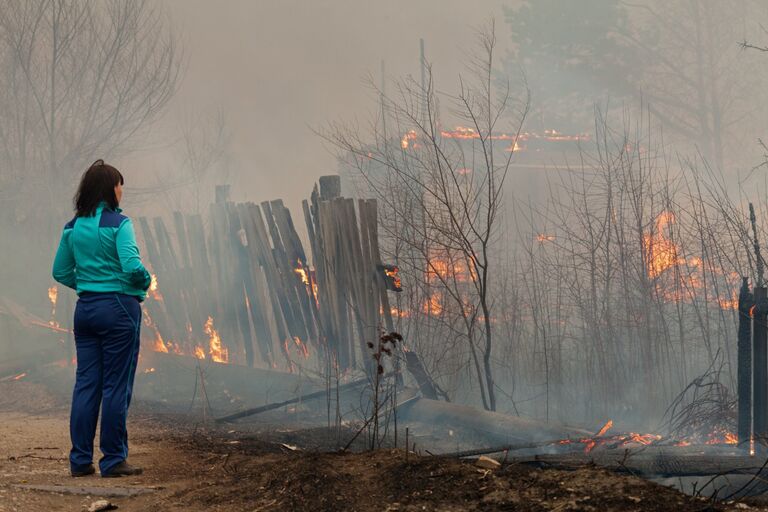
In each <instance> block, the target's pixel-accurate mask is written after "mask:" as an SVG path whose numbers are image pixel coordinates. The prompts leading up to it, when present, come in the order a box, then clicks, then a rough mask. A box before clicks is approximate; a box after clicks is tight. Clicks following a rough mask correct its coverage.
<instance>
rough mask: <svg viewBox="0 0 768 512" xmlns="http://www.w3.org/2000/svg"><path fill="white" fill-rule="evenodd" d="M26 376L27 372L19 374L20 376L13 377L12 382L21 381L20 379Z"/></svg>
mask: <svg viewBox="0 0 768 512" xmlns="http://www.w3.org/2000/svg"><path fill="white" fill-rule="evenodd" d="M26 376H27V372H23V373H20V374H18V375H16V376H14V377H13V379H12V380H21V379H23V378H24V377H26Z"/></svg>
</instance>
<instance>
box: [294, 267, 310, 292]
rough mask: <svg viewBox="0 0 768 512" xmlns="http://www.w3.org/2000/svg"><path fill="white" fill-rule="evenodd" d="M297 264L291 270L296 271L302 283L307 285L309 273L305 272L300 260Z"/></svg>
mask: <svg viewBox="0 0 768 512" xmlns="http://www.w3.org/2000/svg"><path fill="white" fill-rule="evenodd" d="M297 264H298V265H299V266H298V267H296V268H295V269H293V271H294V272H296V275H298V276H299V277H300V278H301V282H302V283H304V284H305V285H307V286H309V275H308V274H307V271H306V270H305V269H304V266H303V265H302V264H301V261H298V262H297Z"/></svg>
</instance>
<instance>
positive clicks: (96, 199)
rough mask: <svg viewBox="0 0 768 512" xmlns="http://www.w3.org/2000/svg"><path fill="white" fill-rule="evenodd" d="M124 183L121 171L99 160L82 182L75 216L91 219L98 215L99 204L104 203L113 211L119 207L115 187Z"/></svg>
mask: <svg viewBox="0 0 768 512" xmlns="http://www.w3.org/2000/svg"><path fill="white" fill-rule="evenodd" d="M118 183H119V184H120V185H122V184H123V183H124V180H123V175H122V174H120V171H118V170H117V169H115V168H114V167H112V166H111V165H108V164H105V163H104V160H102V159H98V160H96V161H95V162H93V163H92V164H91V166H90V167H89V168H88V170H87V171H85V173H84V174H83V177H82V179H81V180H80V186H79V187H77V193H76V194H75V198H74V203H75V215H76V216H77V217H90V216H92V215H93V214H95V213H96V208H97V207H98V206H99V203H101V202H102V201H104V202H105V203H107V206H108V207H109V208H111V209H113V210H114V209H115V208H117V207H118V206H119V204H118V202H117V197H116V196H115V187H116V186H117V185H118Z"/></svg>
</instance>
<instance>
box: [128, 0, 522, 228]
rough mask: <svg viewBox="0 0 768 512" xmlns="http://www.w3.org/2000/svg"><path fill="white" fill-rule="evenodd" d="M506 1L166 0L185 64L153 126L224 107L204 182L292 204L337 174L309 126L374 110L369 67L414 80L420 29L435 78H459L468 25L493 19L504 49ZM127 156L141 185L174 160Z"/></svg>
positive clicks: (173, 154)
mask: <svg viewBox="0 0 768 512" xmlns="http://www.w3.org/2000/svg"><path fill="white" fill-rule="evenodd" d="M504 5H511V2H510V1H506V2H505V1H500V0H486V1H466V0H429V1H425V0H410V1H402V0H394V1H386V2H382V1H372V0H365V1H359V0H355V1H353V0H327V1H309V0H301V1H300V0H280V1H277V0H275V1H259V0H252V1H248V0H229V1H226V2H211V1H208V0H165V1H164V2H161V3H160V7H161V8H163V10H164V11H165V14H166V16H167V17H168V18H169V21H170V24H171V26H172V27H173V30H174V31H175V32H176V33H177V34H178V35H179V39H180V42H181V45H182V46H183V51H184V55H185V59H186V67H185V73H184V78H183V82H182V84H181V86H180V88H179V90H178V92H177V94H176V96H175V97H174V99H173V100H172V101H171V103H170V105H169V106H168V110H167V112H166V114H165V116H164V118H163V121H162V123H161V128H160V130H161V132H162V133H163V135H164V136H165V137H166V139H164V140H171V139H172V138H173V135H174V131H175V130H177V125H178V123H180V122H182V120H184V119H189V118H190V117H191V118H195V116H199V115H203V116H205V115H208V114H210V113H212V112H215V111H221V112H222V113H223V114H224V115H225V117H226V119H227V125H226V126H227V129H228V131H229V133H231V140H230V142H229V145H228V148H227V150H228V161H227V165H226V167H227V168H228V174H227V173H225V172H223V170H222V169H218V170H217V171H216V172H218V173H219V176H217V177H216V178H213V179H212V181H214V182H215V181H227V182H229V183H231V184H232V199H233V200H238V201H241V200H246V199H248V200H253V201H262V200H268V199H276V198H282V199H284V200H285V201H286V203H287V205H288V206H289V207H290V208H291V210H293V211H294V212H296V211H297V209H298V208H299V205H300V201H301V199H303V198H306V197H308V195H309V193H310V191H311V186H312V183H313V182H314V181H315V180H316V179H317V177H319V176H321V175H323V174H333V173H336V172H337V164H336V158H335V157H334V156H333V154H331V152H330V151H329V148H328V147H327V146H326V145H324V143H323V142H322V140H321V139H320V138H319V137H318V136H317V135H316V134H315V133H313V129H316V128H321V127H322V126H323V125H324V124H326V123H328V122H329V121H336V120H345V121H353V120H355V119H357V120H359V121H360V124H361V125H362V124H364V123H365V120H366V119H368V118H370V116H371V115H372V114H373V113H374V112H375V109H376V101H375V98H374V97H373V94H372V93H371V91H370V89H368V88H367V86H366V85H365V83H364V78H365V77H366V75H372V76H373V77H374V78H375V79H376V80H379V77H380V69H381V61H382V60H384V61H385V63H386V72H387V74H388V75H390V76H391V77H400V76H404V75H408V74H411V75H413V76H414V77H418V76H419V72H420V71H419V38H424V40H425V44H426V55H427V59H428V60H429V61H430V62H431V63H432V64H433V71H434V73H435V77H436V81H437V82H438V83H444V84H445V88H448V87H450V86H453V85H455V84H456V83H457V80H458V75H459V73H461V72H462V71H463V69H464V68H463V65H464V63H465V62H466V60H467V55H466V51H467V49H468V48H469V47H470V46H471V45H472V44H474V43H475V36H476V30H477V29H478V28H479V27H480V26H481V25H483V23H486V22H487V21H488V20H489V19H490V18H491V17H493V18H495V23H496V30H497V36H498V39H499V48H500V50H501V52H502V53H501V55H504V54H505V53H506V51H507V48H509V46H510V44H511V41H510V37H509V32H508V29H507V26H506V24H505V22H504V12H503V6H504ZM168 144H171V142H169V143H168ZM124 161H125V164H124V165H126V166H128V167H131V166H135V167H139V168H141V169H135V171H136V176H138V177H140V178H139V179H140V180H146V181H147V184H150V183H151V179H150V176H152V175H154V174H160V173H163V172H166V171H167V169H168V166H171V167H178V166H179V165H181V163H180V159H179V156H178V149H173V148H171V147H170V146H168V145H163V144H158V145H154V146H153V145H152V144H148V145H147V149H144V150H143V151H139V152H137V153H135V154H133V155H132V156H131V157H130V158H126V159H124ZM126 170H127V171H128V174H129V175H130V174H131V169H126ZM140 170H143V171H144V172H139V171H140ZM217 178H218V179H217ZM132 184H133V185H135V186H137V187H141V186H142V185H143V184H142V183H132ZM173 206H174V207H179V208H182V209H184V205H179V204H176V205H173ZM298 211H300V210H298ZM295 214H296V213H294V215H295Z"/></svg>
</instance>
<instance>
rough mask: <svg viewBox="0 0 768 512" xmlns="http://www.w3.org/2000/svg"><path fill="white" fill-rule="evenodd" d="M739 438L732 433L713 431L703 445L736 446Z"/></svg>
mask: <svg viewBox="0 0 768 512" xmlns="http://www.w3.org/2000/svg"><path fill="white" fill-rule="evenodd" d="M738 443H739V438H738V437H737V436H736V434H734V433H733V432H728V431H725V432H722V431H714V432H712V433H710V434H709V439H707V440H706V441H705V442H704V444H738Z"/></svg>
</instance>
